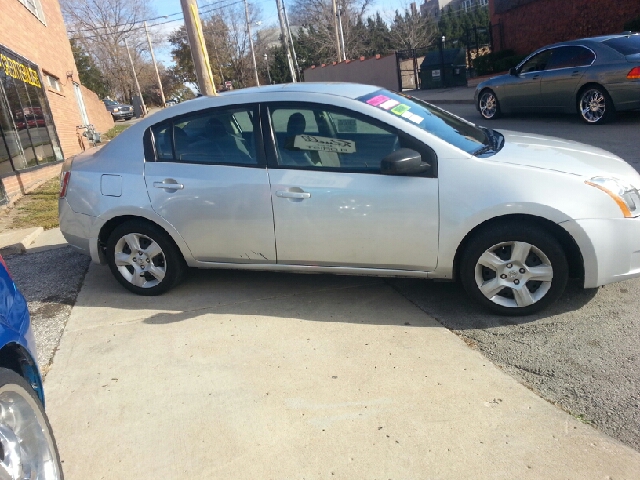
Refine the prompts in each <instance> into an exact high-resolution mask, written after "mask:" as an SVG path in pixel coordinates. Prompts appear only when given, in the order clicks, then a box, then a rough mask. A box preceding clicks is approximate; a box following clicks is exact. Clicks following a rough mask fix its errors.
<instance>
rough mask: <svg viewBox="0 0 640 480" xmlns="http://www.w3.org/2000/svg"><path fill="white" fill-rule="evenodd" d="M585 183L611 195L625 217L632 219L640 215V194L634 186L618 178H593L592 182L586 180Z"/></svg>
mask: <svg viewBox="0 0 640 480" xmlns="http://www.w3.org/2000/svg"><path fill="white" fill-rule="evenodd" d="M584 183H586V184H587V185H591V186H592V187H596V188H598V189H600V190H602V191H603V192H605V193H606V194H607V195H609V196H610V197H611V198H612V199H613V200H614V201H615V202H616V203H617V204H618V207H620V210H621V211H622V214H623V215H624V216H625V217H627V218H631V217H637V216H638V215H640V192H638V189H637V188H635V187H634V186H632V185H628V184H626V183H624V182H622V181H621V180H618V179H616V178H607V177H593V178H592V179H591V180H585V182H584Z"/></svg>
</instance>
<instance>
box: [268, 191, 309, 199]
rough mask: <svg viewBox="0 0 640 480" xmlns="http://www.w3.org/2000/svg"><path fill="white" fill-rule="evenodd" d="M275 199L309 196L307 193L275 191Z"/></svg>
mask: <svg viewBox="0 0 640 480" xmlns="http://www.w3.org/2000/svg"><path fill="white" fill-rule="evenodd" d="M276 197H280V198H298V199H303V198H311V194H310V193H309V192H288V191H286V190H276Z"/></svg>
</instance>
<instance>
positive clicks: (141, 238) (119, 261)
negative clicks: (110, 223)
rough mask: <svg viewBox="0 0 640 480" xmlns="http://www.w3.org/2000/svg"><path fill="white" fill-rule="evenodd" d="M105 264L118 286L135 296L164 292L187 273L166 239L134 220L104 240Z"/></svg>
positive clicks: (163, 233)
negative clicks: (105, 248)
mask: <svg viewBox="0 0 640 480" xmlns="http://www.w3.org/2000/svg"><path fill="white" fill-rule="evenodd" d="M107 262H108V263H109V267H110V268H111V272H112V273H113V275H114V276H115V277H116V279H117V280H118V282H120V283H121V284H122V285H123V286H124V287H125V288H126V289H128V290H130V291H132V292H133V293H137V294H138V295H160V294H161V293H164V292H166V291H167V290H169V289H171V288H173V287H174V286H175V285H177V284H178V283H179V282H180V280H181V279H182V277H183V275H184V272H185V270H186V266H185V263H184V259H183V258H182V255H181V254H180V251H179V250H178V248H177V247H176V245H175V244H174V243H173V241H172V240H171V238H170V237H169V235H168V234H167V233H166V232H165V231H164V230H162V229H161V228H160V227H158V226H156V225H153V224H151V223H147V222H144V221H137V220H132V221H129V222H125V223H123V224H122V225H119V226H118V227H116V228H115V229H114V230H113V232H112V233H111V235H110V236H109V239H108V240H107Z"/></svg>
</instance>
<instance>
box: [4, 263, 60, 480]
mask: <svg viewBox="0 0 640 480" xmlns="http://www.w3.org/2000/svg"><path fill="white" fill-rule="evenodd" d="M36 358H37V353H36V345H35V339H34V336H33V330H32V329H31V321H30V317H29V310H28V309H27V302H26V300H25V298H24V297H23V296H22V294H21V293H20V291H19V290H18V288H17V287H16V284H15V283H14V282H13V280H12V278H11V275H10V274H9V270H8V269H7V266H6V264H5V262H4V260H3V258H2V256H0V478H2V479H5V478H11V479H14V478H15V479H18V478H20V479H27V478H28V479H34V480H36V479H43V480H61V479H62V478H63V473H62V465H61V462H60V455H59V454H58V448H57V446H56V441H55V438H54V436H53V432H52V430H51V425H50V424H49V420H48V418H47V414H46V413H45V410H44V390H43V386H42V377H41V376H40V371H39V369H38V364H37V362H36Z"/></svg>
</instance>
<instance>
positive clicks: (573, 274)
mask: <svg viewBox="0 0 640 480" xmlns="http://www.w3.org/2000/svg"><path fill="white" fill-rule="evenodd" d="M512 222H526V223H528V224H531V225H536V226H538V227H540V228H542V229H544V230H546V231H547V232H548V233H550V234H551V235H552V236H553V237H554V238H555V239H556V240H557V241H558V242H559V243H560V246H561V247H562V249H563V251H564V253H565V255H566V258H567V263H568V264H569V277H570V278H579V279H584V259H583V257H582V253H581V251H580V247H579V246H578V243H577V242H576V241H575V239H574V238H573V237H572V236H571V234H570V233H569V232H567V231H566V230H565V229H564V228H562V227H561V226H560V225H558V224H557V223H555V222H553V221H551V220H549V219H546V218H544V217H539V216H536V215H527V214H509V215H503V216H500V217H494V218H491V219H489V220H485V221H484V222H482V223H480V224H478V225H476V226H475V227H474V228H473V229H471V230H470V231H469V232H468V233H467V234H466V235H465V236H464V238H463V239H462V241H461V242H460V244H459V245H458V248H457V249H456V253H455V256H454V258H453V278H454V280H459V278H460V277H459V270H460V260H461V258H462V254H463V252H464V251H465V249H466V247H467V245H468V244H469V242H470V241H471V240H472V239H473V237H474V236H475V235H476V234H477V233H478V232H480V231H481V230H485V229H489V228H492V227H494V226H496V225H499V224H505V223H512Z"/></svg>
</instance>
